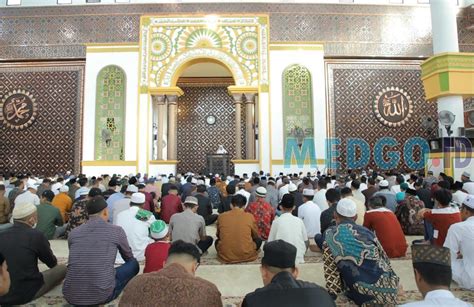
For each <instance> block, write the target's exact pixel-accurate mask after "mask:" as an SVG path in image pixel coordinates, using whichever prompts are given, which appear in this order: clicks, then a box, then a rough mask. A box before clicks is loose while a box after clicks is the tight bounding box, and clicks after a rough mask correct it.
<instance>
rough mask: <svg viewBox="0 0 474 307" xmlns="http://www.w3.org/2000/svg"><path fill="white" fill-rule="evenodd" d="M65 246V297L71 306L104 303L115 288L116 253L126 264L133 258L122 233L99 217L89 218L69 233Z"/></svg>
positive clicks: (119, 229)
mask: <svg viewBox="0 0 474 307" xmlns="http://www.w3.org/2000/svg"><path fill="white" fill-rule="evenodd" d="M68 243H69V262H68V267H67V273H66V279H65V281H64V286H63V294H64V297H65V298H66V300H67V301H68V303H70V304H73V305H95V304H101V303H104V302H106V301H107V299H108V298H109V297H110V296H111V295H112V293H113V291H114V288H115V269H114V262H115V256H116V254H117V251H118V252H119V253H120V255H121V256H122V258H123V259H124V260H125V261H129V260H131V259H133V254H132V250H131V249H130V246H129V245H128V242H127V236H126V235H125V232H124V231H123V229H122V228H120V227H118V226H114V225H111V224H109V223H107V222H105V221H104V220H102V218H101V217H99V216H91V217H90V220H89V221H88V222H86V223H85V224H83V225H81V226H80V227H78V228H75V229H74V230H73V231H72V232H71V234H70V235H69V239H68Z"/></svg>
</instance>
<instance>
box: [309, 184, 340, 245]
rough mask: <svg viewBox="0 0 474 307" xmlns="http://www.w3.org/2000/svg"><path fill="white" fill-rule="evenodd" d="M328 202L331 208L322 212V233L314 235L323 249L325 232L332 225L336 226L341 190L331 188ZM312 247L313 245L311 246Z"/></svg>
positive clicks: (317, 243)
mask: <svg viewBox="0 0 474 307" xmlns="http://www.w3.org/2000/svg"><path fill="white" fill-rule="evenodd" d="M325 197H326V202H327V203H328V206H329V208H327V209H326V210H324V211H323V212H321V233H320V234H319V233H318V234H316V236H314V242H316V245H317V246H318V248H319V249H320V250H322V249H323V243H324V237H325V235H324V232H325V231H326V230H327V229H328V228H329V227H331V226H336V220H335V219H334V212H336V207H337V202H338V201H339V200H340V199H341V192H340V191H339V190H336V189H329V190H327V191H326V195H325ZM310 248H311V246H310Z"/></svg>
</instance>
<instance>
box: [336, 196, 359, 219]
mask: <svg viewBox="0 0 474 307" xmlns="http://www.w3.org/2000/svg"><path fill="white" fill-rule="evenodd" d="M336 211H337V213H339V214H340V215H342V216H344V217H354V216H356V214H357V205H356V203H355V202H354V201H353V200H351V199H348V198H343V199H341V200H340V201H339V202H338V203H337V207H336Z"/></svg>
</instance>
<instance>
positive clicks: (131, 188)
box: [126, 184, 138, 193]
mask: <svg viewBox="0 0 474 307" xmlns="http://www.w3.org/2000/svg"><path fill="white" fill-rule="evenodd" d="M126 191H127V192H131V193H137V192H138V188H137V186H136V185H133V184H131V185H129V186H128V187H127V190H126Z"/></svg>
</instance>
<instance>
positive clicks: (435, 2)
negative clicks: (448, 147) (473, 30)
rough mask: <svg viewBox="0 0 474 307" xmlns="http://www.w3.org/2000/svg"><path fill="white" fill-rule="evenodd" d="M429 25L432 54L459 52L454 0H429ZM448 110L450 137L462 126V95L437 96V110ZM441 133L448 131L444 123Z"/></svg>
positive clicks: (457, 132)
mask: <svg viewBox="0 0 474 307" xmlns="http://www.w3.org/2000/svg"><path fill="white" fill-rule="evenodd" d="M430 9H431V27H432V35H433V53H434V55H436V54H438V53H443V52H459V44H458V28H457V23H456V12H457V7H456V3H455V1H450V0H431V5H430ZM445 110H446V111H450V112H452V113H453V114H454V116H455V120H454V123H453V124H452V125H451V130H452V131H453V134H452V135H451V136H452V137H455V136H459V128H463V127H464V104H463V99H462V96H446V97H440V98H438V112H440V111H445ZM439 128H441V131H442V135H440V137H447V136H448V133H447V131H446V129H445V127H444V125H442V124H440V125H439Z"/></svg>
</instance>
